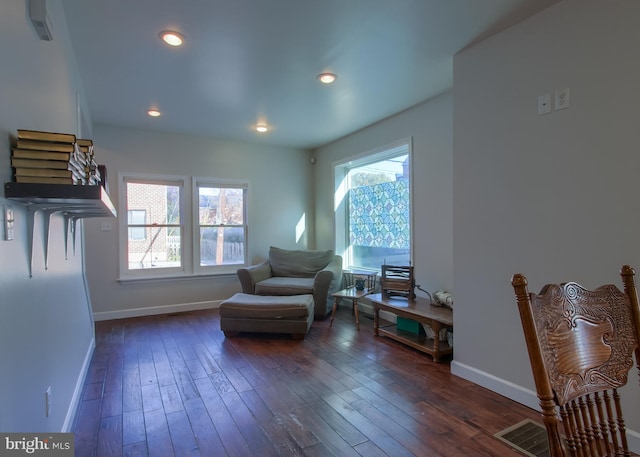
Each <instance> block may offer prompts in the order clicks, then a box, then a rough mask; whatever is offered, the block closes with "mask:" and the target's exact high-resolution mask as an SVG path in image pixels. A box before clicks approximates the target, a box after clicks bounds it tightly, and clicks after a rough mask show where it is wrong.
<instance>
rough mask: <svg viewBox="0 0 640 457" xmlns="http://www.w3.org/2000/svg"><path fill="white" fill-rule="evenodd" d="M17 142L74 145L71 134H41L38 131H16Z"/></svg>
mask: <svg viewBox="0 0 640 457" xmlns="http://www.w3.org/2000/svg"><path fill="white" fill-rule="evenodd" d="M18 139H19V140H37V141H50V142H54V143H75V142H76V136H75V135H74V134H73V133H55V132H41V131H39V130H25V129H18Z"/></svg>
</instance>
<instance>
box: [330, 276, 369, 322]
mask: <svg viewBox="0 0 640 457" xmlns="http://www.w3.org/2000/svg"><path fill="white" fill-rule="evenodd" d="M366 295H369V289H364V290H358V289H356V288H355V286H351V287H348V288H346V289H342V290H339V291H338V292H336V293H334V294H331V296H332V297H333V298H334V300H335V301H334V302H333V311H332V312H331V322H330V323H329V327H331V326H332V325H333V318H334V317H335V315H336V310H337V309H338V304H339V303H340V300H342V299H343V298H346V299H348V300H351V302H352V303H353V313H354V314H355V315H356V328H357V329H358V330H360V317H359V316H358V300H359V299H361V298H362V297H364V296H366Z"/></svg>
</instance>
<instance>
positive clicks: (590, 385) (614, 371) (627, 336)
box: [511, 265, 640, 457]
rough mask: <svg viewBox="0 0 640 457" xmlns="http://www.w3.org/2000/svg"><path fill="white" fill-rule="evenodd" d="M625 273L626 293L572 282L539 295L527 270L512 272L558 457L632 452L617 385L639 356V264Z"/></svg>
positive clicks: (551, 445) (551, 443)
mask: <svg viewBox="0 0 640 457" xmlns="http://www.w3.org/2000/svg"><path fill="white" fill-rule="evenodd" d="M620 275H621V276H622V282H623V284H624V292H621V291H620V290H619V289H618V288H617V287H616V286H614V285H605V286H602V287H599V288H597V289H596V290H593V291H591V290H586V289H584V288H583V287H581V286H580V285H579V284H576V283H575V282H570V283H564V284H560V285H557V284H548V285H546V286H544V288H543V289H542V290H541V291H540V294H538V295H536V294H533V293H529V291H528V287H527V278H525V277H524V276H523V275H521V274H516V275H514V276H513V277H512V279H511V284H512V285H513V288H514V291H515V294H516V298H517V302H518V309H519V311H520V318H521V320H522V327H523V330H524V335H525V339H526V343H527V350H528V352H529V359H530V361H531V368H532V370H533V377H534V381H535V385H536V391H537V394H538V398H539V399H540V406H541V408H542V417H543V422H544V425H545V427H546V430H547V435H548V438H549V449H550V452H551V456H552V457H558V456H567V455H570V456H585V457H592V456H629V455H631V454H630V452H629V450H628V445H627V437H626V433H625V423H624V418H623V415H622V408H621V405H620V396H619V394H618V390H617V389H618V388H620V387H622V386H623V385H625V384H626V383H627V376H628V374H629V371H630V370H631V368H632V367H633V353H634V352H635V360H636V364H639V363H640V345H639V342H640V309H639V307H638V295H637V291H636V285H635V279H634V276H635V271H634V269H633V268H631V267H630V266H628V265H625V266H623V267H622V268H621V270H620ZM560 423H562V424H563V426H564V427H563V428H564V435H565V436H564V437H562V436H561V433H560V428H559V427H560V426H559V424H560Z"/></svg>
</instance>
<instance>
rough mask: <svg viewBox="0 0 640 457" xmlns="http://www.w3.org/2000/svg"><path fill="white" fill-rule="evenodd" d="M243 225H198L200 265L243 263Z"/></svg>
mask: <svg viewBox="0 0 640 457" xmlns="http://www.w3.org/2000/svg"><path fill="white" fill-rule="evenodd" d="M244 233H245V232H244V227H200V266H210V265H229V264H243V263H244V247H245V236H244Z"/></svg>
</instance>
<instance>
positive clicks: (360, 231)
mask: <svg viewBox="0 0 640 457" xmlns="http://www.w3.org/2000/svg"><path fill="white" fill-rule="evenodd" d="M349 219H350V224H349V241H350V244H351V245H352V246H368V247H381V248H393V249H409V243H410V233H411V232H410V225H409V181H408V180H407V179H400V180H398V181H393V182H385V183H381V184H375V185H372V186H362V187H356V188H352V189H351V190H350V191H349Z"/></svg>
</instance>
